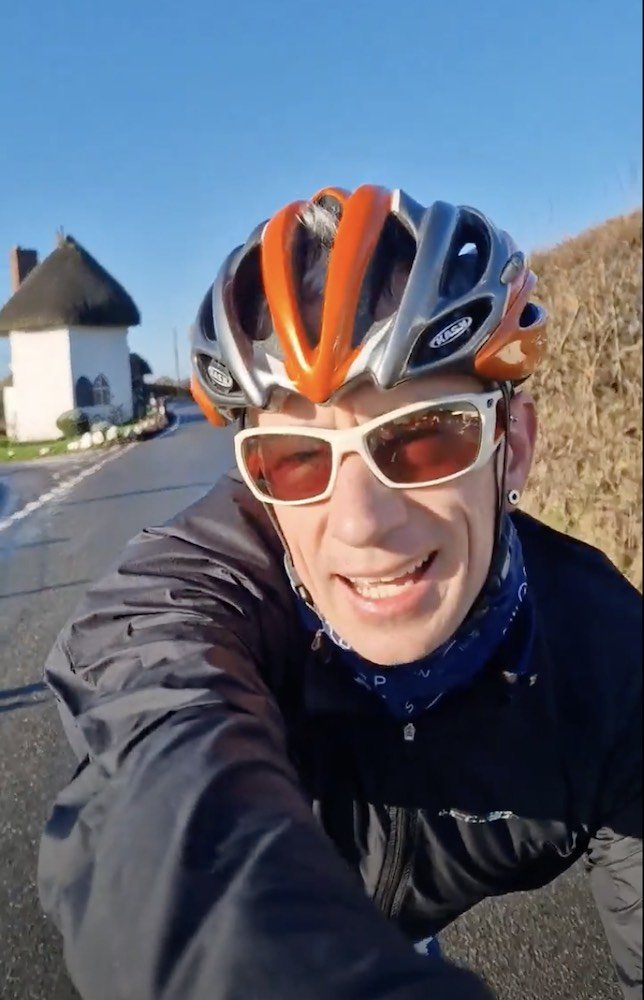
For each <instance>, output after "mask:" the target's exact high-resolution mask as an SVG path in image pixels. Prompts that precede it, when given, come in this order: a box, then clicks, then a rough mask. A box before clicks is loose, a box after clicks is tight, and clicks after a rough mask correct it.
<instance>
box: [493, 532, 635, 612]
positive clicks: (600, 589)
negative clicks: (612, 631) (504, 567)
mask: <svg viewBox="0 0 644 1000" xmlns="http://www.w3.org/2000/svg"><path fill="white" fill-rule="evenodd" d="M513 519H514V522H515V525H516V528H517V530H518V533H519V537H520V539H521V544H522V546H523V553H524V559H525V564H526V572H527V575H528V579H529V581H530V585H531V588H532V589H533V591H534V593H535V597H536V600H537V603H538V604H539V606H540V607H542V608H544V609H547V608H550V607H552V608H553V609H554V608H559V609H563V610H565V612H566V614H567V615H568V616H570V615H574V614H576V613H583V615H584V616H587V615H588V612H589V611H590V610H591V609H592V610H593V611H594V612H596V613H597V614H598V615H599V616H600V618H601V619H602V621H605V620H606V619H607V618H610V617H611V616H613V615H618V616H619V617H620V618H623V617H624V616H626V618H627V619H629V620H630V619H633V622H634V624H635V623H636V622H637V621H639V620H641V615H642V595H641V594H640V593H639V592H638V591H637V590H636V589H635V587H633V586H632V584H631V583H629V581H628V580H627V579H626V577H625V576H624V575H623V574H622V573H620V571H619V570H618V569H617V567H616V566H614V565H613V563H612V562H611V561H610V559H609V558H608V556H606V555H605V553H604V552H602V551H601V549H598V548H595V547H594V546H593V545H589V544H588V543H587V542H582V541H581V540H580V539H578V538H574V537H572V536H571V535H564V534H563V533H562V532H560V531H555V530H554V528H550V527H548V526H547V525H546V524H544V523H543V522H541V521H538V520H537V519H536V518H534V517H530V516H529V515H528V514H523V513H517V514H515V515H514V518H513Z"/></svg>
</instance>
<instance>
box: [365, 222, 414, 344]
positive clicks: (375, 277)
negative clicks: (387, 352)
mask: <svg viewBox="0 0 644 1000" xmlns="http://www.w3.org/2000/svg"><path fill="white" fill-rule="evenodd" d="M415 256H416V240H415V239H414V237H413V236H412V234H411V233H410V232H409V230H408V229H407V227H406V226H405V225H404V224H403V223H402V222H401V221H400V220H399V219H397V218H396V217H395V216H394V215H390V216H388V218H387V219H386V221H385V224H384V226H383V227H382V232H381V233H380V238H379V240H378V243H377V244H376V248H375V250H374V252H373V255H372V257H371V260H370V262H369V267H368V268H367V271H366V273H365V276H364V279H363V282H362V287H361V289H360V296H359V299H358V306H357V309H356V321H355V324H354V327H353V336H352V346H353V347H357V346H358V345H359V344H361V343H362V341H363V340H364V338H365V336H366V334H367V333H368V331H369V330H370V329H371V327H372V326H373V324H374V323H382V322H383V321H384V320H387V319H389V317H390V316H392V315H393V314H394V313H395V311H396V309H397V308H398V306H399V305H400V300H401V299H402V295H403V292H404V290H405V286H406V284H407V279H408V277H409V272H410V271H411V268H412V264H413V263H414V258H415Z"/></svg>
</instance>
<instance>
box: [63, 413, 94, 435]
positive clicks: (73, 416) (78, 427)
mask: <svg viewBox="0 0 644 1000" xmlns="http://www.w3.org/2000/svg"><path fill="white" fill-rule="evenodd" d="M56 427H57V428H58V430H59V431H61V432H62V435H63V437H66V438H70V437H78V435H79V434H86V433H87V431H88V430H89V417H88V416H87V414H86V413H85V411H84V410H79V409H75V410H66V411H65V413H61V415H60V416H59V418H58V420H57V421H56Z"/></svg>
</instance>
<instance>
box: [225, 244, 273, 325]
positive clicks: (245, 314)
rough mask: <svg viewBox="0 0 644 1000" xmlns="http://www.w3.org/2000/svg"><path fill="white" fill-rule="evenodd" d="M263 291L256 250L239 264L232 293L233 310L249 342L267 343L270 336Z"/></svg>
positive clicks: (251, 251) (266, 305)
mask: <svg viewBox="0 0 644 1000" xmlns="http://www.w3.org/2000/svg"><path fill="white" fill-rule="evenodd" d="M263 287H264V286H263V283H262V275H261V261H260V248H259V246H255V247H253V249H252V250H250V251H249V252H248V253H247V254H246V255H245V256H244V257H243V258H242V260H241V261H240V263H239V267H238V268H237V271H236V272H235V277H234V280H233V285H232V293H231V294H232V298H233V310H234V312H235V313H236V315H237V317H238V320H239V324H240V326H241V328H242V330H243V331H244V333H245V334H246V336H247V337H248V339H249V340H260V341H261V340H268V338H269V337H270V336H271V334H272V333H273V323H272V321H271V316H270V312H269V309H268V302H267V301H266V295H265V294H264V291H263Z"/></svg>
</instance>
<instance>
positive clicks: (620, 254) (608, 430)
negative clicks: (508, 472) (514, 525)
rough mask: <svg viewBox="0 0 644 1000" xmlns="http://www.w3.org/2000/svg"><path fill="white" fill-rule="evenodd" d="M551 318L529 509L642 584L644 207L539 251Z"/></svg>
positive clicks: (539, 385) (538, 379)
mask: <svg viewBox="0 0 644 1000" xmlns="http://www.w3.org/2000/svg"><path fill="white" fill-rule="evenodd" d="M532 266H533V269H534V270H535V271H536V273H537V274H538V276H539V286H538V294H537V296H536V297H537V299H538V300H539V301H540V302H542V303H543V304H544V305H545V306H546V307H547V309H548V312H549V314H550V322H549V350H548V358H547V360H546V363H545V365H544V366H543V368H542V370H541V372H540V373H539V375H538V376H535V377H534V378H533V379H531V381H530V384H529V386H530V390H531V391H532V392H533V394H534V395H535V397H536V399H537V401H538V403H539V415H540V439H539V444H538V448H537V456H536V462H535V466H534V469H533V472H532V476H531V479H530V482H529V488H528V490H527V491H526V495H525V498H524V502H523V507H524V509H526V510H527V511H529V512H530V513H532V514H535V515H537V516H538V517H541V519H542V520H544V521H546V522H547V523H549V524H551V525H552V526H553V527H556V528H558V529H559V530H563V531H566V532H568V533H569V534H571V535H575V536H577V537H578V538H582V539H584V540H585V541H588V542H590V543H591V544H593V545H596V546H598V547H599V548H601V549H603V550H604V551H605V552H606V553H607V554H608V555H609V557H610V558H611V559H612V560H613V562H615V563H616V564H617V566H619V568H620V569H621V570H622V571H623V572H624V573H625V574H626V575H627V576H628V577H629V579H630V580H631V581H632V582H633V583H634V584H635V585H636V586H637V587H639V588H640V590H641V589H642V212H641V210H639V211H637V212H634V213H632V214H631V215H628V216H624V217H620V218H617V219H611V220H610V221H608V222H606V223H604V225H602V226H599V227H597V228H596V229H592V230H590V231H588V232H586V233H583V234H582V235H581V236H579V237H577V238H575V239H572V240H568V241H567V242H565V243H562V244H561V245H560V246H557V247H555V248H554V249H552V250H550V251H548V252H546V253H539V254H535V255H534V256H533V258H532Z"/></svg>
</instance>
